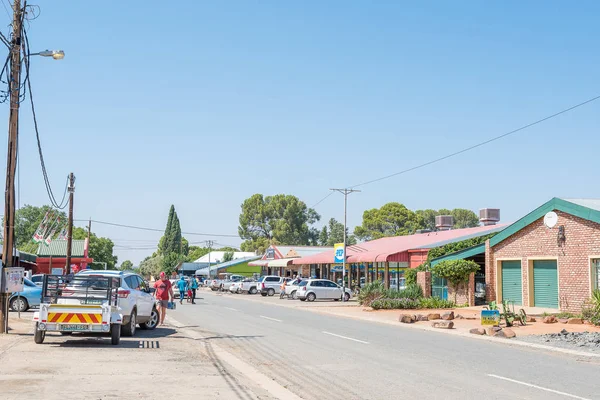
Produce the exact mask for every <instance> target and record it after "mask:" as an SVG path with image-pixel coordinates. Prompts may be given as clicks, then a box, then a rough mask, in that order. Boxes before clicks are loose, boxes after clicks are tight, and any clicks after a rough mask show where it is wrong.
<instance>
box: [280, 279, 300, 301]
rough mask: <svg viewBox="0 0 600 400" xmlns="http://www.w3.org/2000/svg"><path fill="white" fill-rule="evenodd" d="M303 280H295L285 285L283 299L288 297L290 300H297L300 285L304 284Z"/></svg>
mask: <svg viewBox="0 0 600 400" xmlns="http://www.w3.org/2000/svg"><path fill="white" fill-rule="evenodd" d="M303 280H306V279H302V278H295V279H293V280H291V281H289V282H287V283H286V284H285V290H284V292H282V293H281V298H283V297H285V296H287V297H288V298H290V299H295V298H296V292H297V291H298V285H299V284H300V282H302V281H303Z"/></svg>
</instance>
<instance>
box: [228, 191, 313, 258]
mask: <svg viewBox="0 0 600 400" xmlns="http://www.w3.org/2000/svg"><path fill="white" fill-rule="evenodd" d="M241 208H242V212H241V213H240V218H239V222H240V225H239V227H238V233H239V235H240V238H242V239H244V240H245V241H244V243H242V249H244V251H256V250H263V251H264V249H266V248H267V247H268V246H269V245H270V244H271V243H275V242H276V243H279V244H288V245H307V244H309V243H310V242H311V241H315V240H316V236H315V230H312V231H311V229H310V226H309V225H312V224H313V223H315V222H316V221H318V220H319V219H320V218H321V217H320V215H319V214H317V212H316V211H315V210H313V209H311V208H308V207H307V206H306V204H305V203H304V202H303V201H301V200H299V199H298V198H297V197H296V196H292V195H284V194H278V195H275V196H266V197H263V195H262V194H255V195H252V196H251V197H250V198H248V199H246V200H244V202H243V203H242V206H241Z"/></svg>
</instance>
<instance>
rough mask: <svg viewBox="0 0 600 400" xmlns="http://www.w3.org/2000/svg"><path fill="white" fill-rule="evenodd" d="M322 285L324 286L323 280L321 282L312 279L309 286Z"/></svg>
mask: <svg viewBox="0 0 600 400" xmlns="http://www.w3.org/2000/svg"><path fill="white" fill-rule="evenodd" d="M323 286H324V285H323V282H321V281H312V282H311V283H310V287H323Z"/></svg>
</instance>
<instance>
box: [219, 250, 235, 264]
mask: <svg viewBox="0 0 600 400" xmlns="http://www.w3.org/2000/svg"><path fill="white" fill-rule="evenodd" d="M231 260H233V251H226V252H225V253H224V254H223V260H222V262H227V261H231Z"/></svg>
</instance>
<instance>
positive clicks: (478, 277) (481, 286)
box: [475, 272, 486, 306]
mask: <svg viewBox="0 0 600 400" xmlns="http://www.w3.org/2000/svg"><path fill="white" fill-rule="evenodd" d="M483 304H486V302H485V274H482V273H481V272H480V273H477V274H475V305H476V306H480V305H483Z"/></svg>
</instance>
